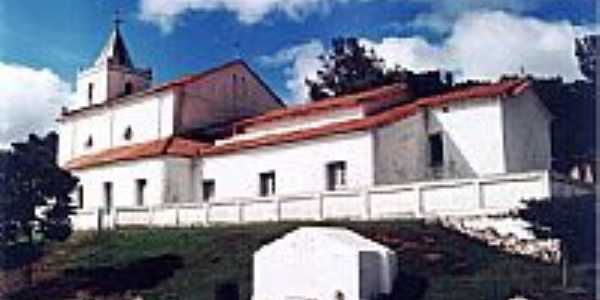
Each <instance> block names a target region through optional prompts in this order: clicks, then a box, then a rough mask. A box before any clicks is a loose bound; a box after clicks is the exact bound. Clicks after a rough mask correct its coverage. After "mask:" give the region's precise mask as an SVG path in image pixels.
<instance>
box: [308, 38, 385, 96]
mask: <svg viewBox="0 0 600 300" xmlns="http://www.w3.org/2000/svg"><path fill="white" fill-rule="evenodd" d="M319 59H320V60H321V62H322V63H323V66H322V69H321V70H319V71H317V80H309V79H306V81H305V83H306V85H307V86H308V87H309V90H310V97H311V99H313V100H319V99H323V98H326V97H331V96H339V95H344V94H349V93H353V92H357V91H361V90H365V89H369V88H372V87H375V86H379V85H383V84H384V82H385V79H386V72H385V69H384V64H383V60H382V59H381V58H379V57H377V55H376V54H375V51H374V50H373V49H371V50H367V49H366V48H365V47H364V46H362V45H360V44H359V42H358V39H356V38H353V37H348V38H345V37H342V38H336V39H333V40H332V49H331V50H330V51H329V52H328V53H326V54H325V55H321V56H319Z"/></svg>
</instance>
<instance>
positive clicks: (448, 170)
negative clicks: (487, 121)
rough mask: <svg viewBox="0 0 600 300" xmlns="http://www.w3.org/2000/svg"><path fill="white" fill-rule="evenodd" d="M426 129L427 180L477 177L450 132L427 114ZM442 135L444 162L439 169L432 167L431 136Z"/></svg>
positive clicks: (432, 116)
mask: <svg viewBox="0 0 600 300" xmlns="http://www.w3.org/2000/svg"><path fill="white" fill-rule="evenodd" d="M424 122H425V127H426V130H425V131H426V133H427V135H428V136H427V137H425V143H427V145H426V146H427V147H426V149H427V150H428V161H427V172H426V174H425V176H426V179H445V178H469V177H477V173H476V172H475V170H474V169H473V166H471V164H470V163H469V161H468V160H467V158H466V157H465V155H464V154H463V153H462V152H461V151H460V148H459V147H458V145H457V144H456V142H455V141H454V140H453V139H452V137H451V136H450V135H449V134H448V131H447V130H446V128H444V126H443V125H442V124H441V122H440V121H439V120H437V118H436V117H435V116H434V115H433V114H431V113H428V112H426V117H425V120H424ZM436 133H440V134H442V137H443V138H442V143H443V150H442V151H443V162H442V164H440V166H439V167H432V166H431V152H432V151H431V150H432V149H431V147H432V146H433V145H431V141H429V136H431V135H433V134H436Z"/></svg>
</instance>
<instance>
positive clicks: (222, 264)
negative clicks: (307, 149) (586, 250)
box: [13, 221, 591, 300]
mask: <svg viewBox="0 0 600 300" xmlns="http://www.w3.org/2000/svg"><path fill="white" fill-rule="evenodd" d="M302 225H315V224H314V223H313V224H311V223H269V224H256V225H248V226H228V227H212V228H195V229H130V230H120V231H114V232H103V233H100V234H96V233H76V234H75V235H74V236H72V237H71V238H70V239H69V240H68V241H67V242H66V243H63V244H60V245H55V246H54V247H53V248H52V251H51V254H49V255H48V256H47V257H46V258H45V259H44V260H43V261H42V262H40V263H38V265H37V266H36V270H37V271H36V274H35V287H34V288H33V289H31V290H27V291H22V292H21V293H17V294H15V295H14V297H13V298H14V299H130V298H131V296H132V295H133V294H135V293H139V294H141V295H143V297H144V299H202V300H210V299H214V293H215V288H216V286H217V285H218V284H222V283H226V282H237V283H238V284H239V288H240V293H241V298H240V299H242V300H246V299H250V293H251V285H252V283H251V282H252V281H251V274H252V253H253V252H254V251H255V250H257V249H258V248H259V247H260V246H261V245H263V244H265V243H267V242H270V241H272V240H274V239H276V238H278V237H280V236H281V235H283V234H284V233H286V232H288V231H291V230H293V229H295V228H297V227H298V226H302ZM331 225H336V226H344V227H349V228H351V229H353V230H355V231H357V232H359V233H361V234H363V235H366V236H367V237H369V238H372V239H374V240H377V241H380V242H382V243H384V244H386V245H388V246H390V247H392V248H393V249H394V250H395V251H396V252H397V254H398V258H399V263H400V270H401V274H400V275H399V276H401V282H403V283H404V284H403V285H402V286H401V287H400V289H399V291H398V294H399V298H398V299H432V300H433V299H461V300H463V299H486V300H487V299H506V298H507V297H508V296H509V295H512V294H514V293H515V292H518V291H523V292H526V293H529V294H531V295H535V296H536V298H539V299H563V298H564V297H563V296H561V295H560V294H559V292H558V291H557V290H556V287H557V286H559V285H560V273H559V268H558V266H554V265H546V264H543V263H540V262H536V261H533V260H530V259H526V258H523V257H517V256H510V255H506V254H502V253H499V252H497V251H495V250H494V249H491V248H488V247H485V246H484V245H482V244H481V243H479V242H477V241H474V240H470V239H468V238H466V237H464V236H462V235H459V234H457V233H454V232H451V231H449V230H446V229H444V228H442V227H440V226H439V225H436V224H425V223H422V222H417V221H402V222H391V221H390V222H339V223H327V224H324V223H318V226H331ZM565 297H566V296H565ZM564 299H573V297H572V295H571V296H570V297H569V298H564ZM582 299H585V298H582ZM589 299H591V298H589Z"/></svg>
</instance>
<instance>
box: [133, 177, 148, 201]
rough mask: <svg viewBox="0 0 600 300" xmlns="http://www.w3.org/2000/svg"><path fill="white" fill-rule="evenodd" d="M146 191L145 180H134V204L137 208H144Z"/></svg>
mask: <svg viewBox="0 0 600 300" xmlns="http://www.w3.org/2000/svg"><path fill="white" fill-rule="evenodd" d="M145 190H146V179H136V180H135V204H136V205H137V206H144V202H145V199H144V198H145V197H144V194H145V193H144V191H145Z"/></svg>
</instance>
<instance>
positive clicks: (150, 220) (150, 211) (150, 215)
mask: <svg viewBox="0 0 600 300" xmlns="http://www.w3.org/2000/svg"><path fill="white" fill-rule="evenodd" d="M153 225H154V205H151V206H149V207H148V227H152V226H153Z"/></svg>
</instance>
